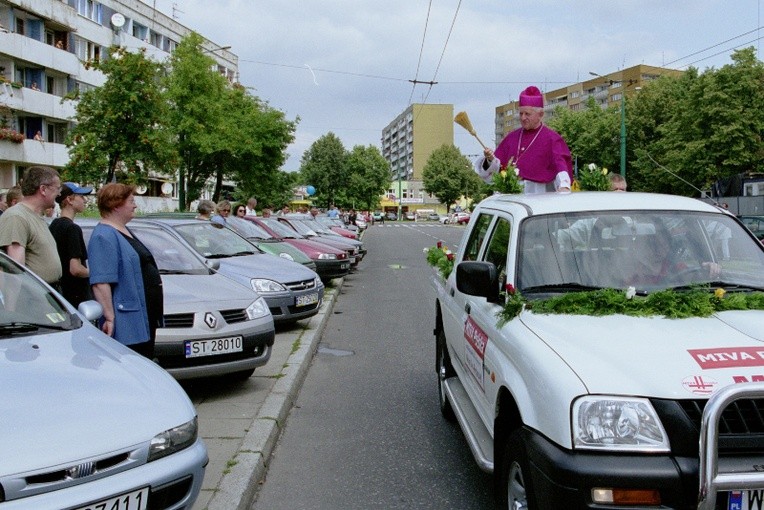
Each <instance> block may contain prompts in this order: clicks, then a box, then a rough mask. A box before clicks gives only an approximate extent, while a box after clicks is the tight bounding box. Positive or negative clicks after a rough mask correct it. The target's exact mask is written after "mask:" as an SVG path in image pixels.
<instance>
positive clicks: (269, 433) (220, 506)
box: [207, 278, 344, 510]
mask: <svg viewBox="0 0 764 510" xmlns="http://www.w3.org/2000/svg"><path fill="white" fill-rule="evenodd" d="M333 281H334V282H335V286H334V288H333V289H331V292H325V293H324V305H325V306H324V309H323V310H322V311H320V312H319V313H318V314H316V315H314V316H313V317H311V318H310V320H309V322H308V324H309V325H313V323H314V322H318V324H317V326H316V328H315V329H305V330H304V331H303V333H302V335H300V337H299V341H300V346H299V348H298V349H297V350H296V351H294V352H293V353H291V354H290V355H289V358H287V361H286V364H285V366H284V368H283V370H282V371H281V374H282V377H281V378H279V379H278V380H277V381H276V383H275V384H274V385H273V388H271V391H270V393H269V394H268V396H267V397H266V399H265V402H263V404H262V406H261V407H260V409H259V410H258V412H257V414H256V415H255V418H254V419H253V420H252V424H251V425H250V426H249V429H248V431H247V433H246V435H245V436H244V439H243V441H242V443H241V446H240V447H239V451H238V453H237V454H236V456H235V461H236V463H235V464H234V465H232V466H231V467H230V469H228V470H227V471H226V472H225V473H224V474H223V477H222V478H221V480H220V483H219V484H218V487H217V489H216V490H215V493H214V495H213V496H212V498H210V501H209V504H208V505H207V510H248V509H249V508H250V506H251V505H252V501H253V500H254V497H255V493H256V492H257V485H258V483H259V482H260V481H261V480H262V479H263V478H264V477H265V473H266V472H267V467H268V466H267V459H268V458H269V457H270V455H271V453H273V450H274V448H275V446H276V441H277V440H278V437H279V435H280V434H281V429H282V427H283V426H284V424H285V423H286V419H287V416H289V412H290V411H291V409H292V406H294V403H295V400H296V399H297V394H298V393H299V391H300V387H301V386H302V383H303V381H304V380H305V377H306V375H307V373H308V368H309V366H310V360H311V359H312V358H313V355H314V354H315V353H316V349H317V348H318V343H319V341H320V340H321V337H322V335H323V332H324V329H325V327H326V321H327V319H328V317H329V315H331V312H332V309H333V308H334V303H335V302H336V300H337V297H338V296H339V293H340V289H341V288H342V284H343V282H344V279H343V278H339V279H336V280H333Z"/></svg>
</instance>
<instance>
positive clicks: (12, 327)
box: [0, 322, 70, 334]
mask: <svg viewBox="0 0 764 510" xmlns="http://www.w3.org/2000/svg"><path fill="white" fill-rule="evenodd" d="M38 329H54V330H56V331H69V329H70V328H69V327H68V326H56V325H55V324H36V323H33V322H8V323H6V324H0V334H13V333H29V332H31V331H37V330H38Z"/></svg>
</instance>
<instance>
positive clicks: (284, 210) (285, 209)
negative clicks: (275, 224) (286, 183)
mask: <svg viewBox="0 0 764 510" xmlns="http://www.w3.org/2000/svg"><path fill="white" fill-rule="evenodd" d="M291 212H292V209H291V208H290V207H289V206H288V205H285V206H284V207H282V208H281V211H280V214H281V215H282V216H284V215H286V214H289V213H291Z"/></svg>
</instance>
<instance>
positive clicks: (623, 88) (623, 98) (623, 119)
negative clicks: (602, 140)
mask: <svg viewBox="0 0 764 510" xmlns="http://www.w3.org/2000/svg"><path fill="white" fill-rule="evenodd" d="M589 74H591V75H592V76H597V77H599V78H602V79H603V80H606V81H607V82H608V83H609V84H610V85H612V84H613V83H615V81H614V80H611V79H610V78H605V77H604V76H602V75H601V74H597V73H594V72H592V71H589ZM632 83H636V82H635V81H634V80H629V82H628V84H624V83H623V81H621V177H626V87H628V86H629V85H631V84H632Z"/></svg>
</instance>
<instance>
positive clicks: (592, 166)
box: [589, 163, 597, 171]
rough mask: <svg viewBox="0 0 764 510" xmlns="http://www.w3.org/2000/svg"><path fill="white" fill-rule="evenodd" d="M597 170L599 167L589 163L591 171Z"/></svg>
mask: <svg viewBox="0 0 764 510" xmlns="http://www.w3.org/2000/svg"><path fill="white" fill-rule="evenodd" d="M596 169H597V165H595V164H594V163H589V170H592V171H594V170H596Z"/></svg>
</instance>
